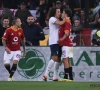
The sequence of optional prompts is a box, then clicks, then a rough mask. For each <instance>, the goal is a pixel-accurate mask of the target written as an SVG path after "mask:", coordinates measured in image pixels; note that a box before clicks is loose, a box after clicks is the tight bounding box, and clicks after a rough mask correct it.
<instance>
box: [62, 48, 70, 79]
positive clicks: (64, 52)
mask: <svg viewBox="0 0 100 90" xmlns="http://www.w3.org/2000/svg"><path fill="white" fill-rule="evenodd" d="M68 49H69V47H66V46H63V47H62V58H63V59H62V62H63V64H64V79H68V74H69V61H68V60H69V58H68V57H69V56H68V53H69V52H68Z"/></svg>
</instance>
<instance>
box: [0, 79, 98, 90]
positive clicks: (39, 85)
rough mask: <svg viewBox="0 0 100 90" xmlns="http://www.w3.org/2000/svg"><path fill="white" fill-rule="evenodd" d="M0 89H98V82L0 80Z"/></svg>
mask: <svg viewBox="0 0 100 90" xmlns="http://www.w3.org/2000/svg"><path fill="white" fill-rule="evenodd" d="M91 85H93V86H91ZM0 90H100V82H33V81H27V82H26V81H25V82H21V81H13V82H5V81H1V82H0Z"/></svg>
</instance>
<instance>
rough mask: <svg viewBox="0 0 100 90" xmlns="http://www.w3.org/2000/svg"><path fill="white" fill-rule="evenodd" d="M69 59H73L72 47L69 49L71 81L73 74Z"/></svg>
mask: <svg viewBox="0 0 100 90" xmlns="http://www.w3.org/2000/svg"><path fill="white" fill-rule="evenodd" d="M70 58H73V47H70V54H69V65H70V66H69V79H70V80H73V72H72V65H71V61H70Z"/></svg>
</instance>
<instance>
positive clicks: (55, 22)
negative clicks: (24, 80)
mask: <svg viewBox="0 0 100 90" xmlns="http://www.w3.org/2000/svg"><path fill="white" fill-rule="evenodd" d="M60 15H61V13H60V9H58V8H56V7H53V8H52V9H51V10H50V12H49V17H50V19H49V30H50V33H49V45H50V50H51V57H52V58H51V60H50V61H49V63H48V66H47V68H46V71H45V74H44V76H43V77H44V80H45V81H46V80H47V78H48V73H49V71H50V69H51V68H52V67H53V66H54V75H53V81H58V69H59V57H60V56H59V55H60V54H59V44H58V42H57V41H58V39H59V36H58V34H59V29H60V25H63V24H64V23H65V21H66V19H64V20H63V21H60V20H59V18H60Z"/></svg>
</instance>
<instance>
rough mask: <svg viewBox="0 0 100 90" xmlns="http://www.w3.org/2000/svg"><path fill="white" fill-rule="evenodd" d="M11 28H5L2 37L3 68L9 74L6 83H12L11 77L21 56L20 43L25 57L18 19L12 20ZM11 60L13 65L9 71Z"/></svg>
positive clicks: (23, 38)
mask: <svg viewBox="0 0 100 90" xmlns="http://www.w3.org/2000/svg"><path fill="white" fill-rule="evenodd" d="M12 23H13V26H11V27H10V28H7V29H6V31H5V33H4V35H3V37H2V43H3V46H4V48H5V52H4V65H5V68H6V69H7V70H8V72H9V74H10V75H9V78H8V81H12V76H13V75H14V73H15V71H16V68H17V63H18V61H19V59H20V56H21V50H20V43H21V42H22V45H23V55H24V56H25V55H26V52H25V37H24V33H23V30H22V28H21V24H22V23H21V20H20V19H19V18H14V20H13V22H12ZM11 59H13V65H12V67H11V69H10V60H11Z"/></svg>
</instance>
